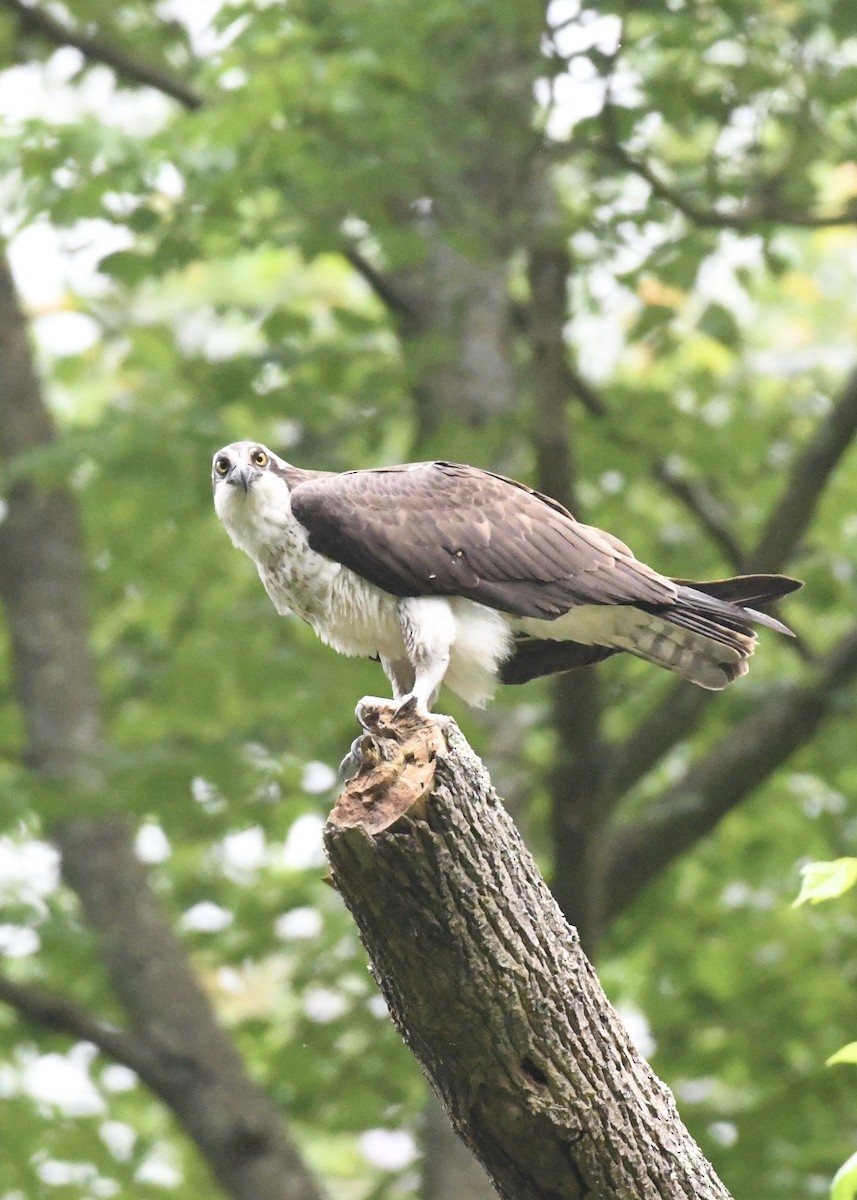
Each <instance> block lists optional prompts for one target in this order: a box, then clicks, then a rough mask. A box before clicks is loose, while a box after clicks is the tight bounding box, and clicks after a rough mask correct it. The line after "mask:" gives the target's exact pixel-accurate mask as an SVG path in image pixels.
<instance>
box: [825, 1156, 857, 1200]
mask: <svg viewBox="0 0 857 1200" xmlns="http://www.w3.org/2000/svg"><path fill="white" fill-rule="evenodd" d="M855 1196H857V1153H855V1154H852V1155H851V1157H850V1158H848V1159H846V1160H845V1162H844V1163H843V1164H842V1166H841V1167H840V1168H839V1170H838V1171H837V1172H836V1174H835V1175H834V1176H833V1182H832V1183H831V1185H830V1200H854V1197H855Z"/></svg>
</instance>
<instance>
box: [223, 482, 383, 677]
mask: <svg viewBox="0 0 857 1200" xmlns="http://www.w3.org/2000/svg"><path fill="white" fill-rule="evenodd" d="M215 508H216V509H217V514H218V516H219V517H220V519H221V521H222V522H223V524H224V526H225V527H226V530H227V532H228V534H229V536H230V538H231V539H232V541H233V543H234V544H235V545H236V546H238V547H239V549H241V550H243V551H244V552H245V553H246V554H248V555H249V557H250V558H251V559H252V560H253V562H254V563H255V564H256V568H257V570H258V572H259V578H260V579H261V580H262V583H263V584H264V586H265V591H266V592H267V593H268V595H269V596H270V597H271V600H272V601H273V602H274V605H275V606H276V608H277V611H278V612H280V613H282V614H283V616H285V615H287V614H288V613H290V612H293V613H295V614H296V615H297V616H299V617H301V618H302V619H303V620H304V621H308V622H309V624H310V625H312V627H313V629H314V630H315V632H316V633H317V634H318V636H319V637H320V638H321V639H322V641H324V642H327V643H328V645H330V646H333V648H334V649H335V650H338V651H339V652H340V654H348V655H361V656H374V655H378V654H383V655H384V656H385V657H390V658H395V657H399V656H400V655H401V654H402V652H403V642H402V635H401V630H400V628H399V621H398V602H397V600H396V598H395V597H394V596H390V595H388V594H387V593H386V592H383V591H381V589H380V588H377V587H375V586H374V585H373V584H371V583H368V582H367V581H366V580H364V579H361V578H360V576H359V575H356V574H355V573H354V572H353V571H350V570H349V569H348V568H347V567H343V566H342V565H341V564H340V563H337V562H334V561H333V560H332V559H330V558H327V557H325V555H323V554H318V553H316V551H315V550H312V549H311V548H310V545H309V541H308V539H307V534H306V530H305V529H304V527H303V526H302V525H301V524H300V522H299V521H297V520H296V519H295V517H294V516H293V515H292V510H291V503H290V497H289V491H288V488H287V487H285V486H284V485H283V483H282V481H281V480H278V479H276V478H275V477H273V476H271V475H263V476H262V477H261V478H260V479H258V480H257V481H256V482H255V483H254V484H253V487H252V488H251V490H250V492H248V493H246V494H245V493H243V492H239V491H238V490H237V489H234V488H228V487H225V486H221V487H219V488H218V489H217V490H216V492H215Z"/></svg>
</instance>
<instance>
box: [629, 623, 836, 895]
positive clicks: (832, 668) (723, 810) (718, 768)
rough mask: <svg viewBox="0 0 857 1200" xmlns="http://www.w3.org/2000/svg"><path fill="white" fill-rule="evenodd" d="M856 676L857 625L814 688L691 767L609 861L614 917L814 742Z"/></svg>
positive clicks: (777, 706)
mask: <svg viewBox="0 0 857 1200" xmlns="http://www.w3.org/2000/svg"><path fill="white" fill-rule="evenodd" d="M855 677H857V626H855V627H854V629H852V630H851V632H850V633H848V634H847V635H846V636H845V637H844V638H842V639H841V641H840V642H839V643H838V644H837V646H836V647H835V648H834V649H833V650H832V651H831V653H830V654H829V655H828V656H827V657H826V658H825V659H824V660H823V662H822V663H821V665H820V667H819V670H818V672H817V674H816V678H815V680H814V682H813V683H811V684H805V685H795V686H793V687H789V688H784V689H783V690H782V691H781V692H780V693H779V695H776V696H774V697H772V698H771V699H770V700H768V701H767V703H766V704H765V706H764V708H762V709H761V710H759V711H758V712H756V713H754V714H753V716H751V717H748V718H747V720H745V721H744V722H743V723H742V724H741V725H738V726H737V727H736V728H734V729H732V730H731V731H730V732H729V733H728V734H727V735H726V736H725V737H724V738H723V739H722V740H721V741H720V742H718V744H717V745H716V746H715V747H714V748H713V749H712V750H711V751H710V752H709V753H708V754H707V755H706V756H705V757H704V758H702V759H701V760H700V761H699V762H698V763H696V764H695V765H694V766H693V767H691V769H690V770H689V771H688V772H687V774H686V775H685V777H684V778H683V779H682V780H681V781H680V782H679V783H677V784H675V785H674V786H673V787H671V788H670V789H669V790H668V791H667V792H666V793H665V794H664V795H663V796H662V797H661V799H660V800H659V801H658V802H657V803H656V804H654V805H652V806H651V807H650V808H649V810H648V812H647V813H646V816H645V818H644V819H643V820H641V821H639V822H637V823H636V824H634V825H630V826H627V827H625V828H623V829H620V830H619V832H618V833H617V834H616V836H615V838H614V841H613V845H612V847H611V848H610V851H609V856H608V867H607V874H608V884H607V896H608V910H609V913H610V914H611V915H613V916H615V915H616V914H617V913H618V912H621V910H622V909H624V908H625V907H626V906H627V905H628V904H630V903H631V901H632V900H633V899H634V898H635V896H637V894H638V893H639V892H640V891H641V890H642V889H643V888H644V887H645V886H646V885H647V884H648V883H649V882H650V881H651V880H652V879H654V878H655V877H656V876H658V875H659V874H660V873H661V872H662V871H663V870H665V869H666V867H668V866H669V865H670V863H672V862H673V861H675V859H676V858H678V857H679V856H680V855H682V854H684V853H685V852H686V851H687V850H689V849H690V848H691V846H694V845H695V844H696V843H697V842H698V841H699V840H700V839H701V838H702V837H704V836H705V835H706V834H707V833H709V832H710V831H711V830H712V829H714V827H715V826H716V825H717V824H718V823H719V822H720V821H721V820H722V819H723V817H724V816H726V814H727V813H728V812H730V811H731V810H732V809H733V808H734V807H735V806H736V805H737V804H739V803H740V802H741V801H742V800H743V799H744V798H745V797H746V796H747V795H749V793H750V792H752V791H753V789H754V788H756V787H757V786H758V785H759V784H760V783H762V782H763V781H764V780H765V779H766V778H767V777H768V776H769V775H770V774H771V772H772V771H774V770H775V769H776V768H777V767H778V766H780V764H781V763H783V762H785V760H786V759H787V758H789V756H790V755H792V754H793V753H794V751H795V750H797V749H798V748H799V747H800V746H802V745H804V744H805V743H806V742H808V741H809V740H810V738H812V736H813V735H814V734H815V731H816V730H817V729H818V726H819V724H820V723H821V721H822V720H823V719H824V718H825V717H826V716H828V715H829V714H830V712H831V711H832V710H833V709H834V708H835V706H836V704H837V697H838V694H839V693H840V691H841V689H842V688H844V687H845V686H847V685H849V684H851V683H852V682H853V680H854V679H855Z"/></svg>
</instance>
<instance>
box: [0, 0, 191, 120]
mask: <svg viewBox="0 0 857 1200" xmlns="http://www.w3.org/2000/svg"><path fill="white" fill-rule="evenodd" d="M0 4H2V5H3V6H5V7H6V8H8V9H10V10H11V11H12V12H13V13H14V14H15V15H16V17H17V18H18V23H19V25H20V27H21V29H22V30H24V31H25V32H26V33H32V34H36V35H38V36H39V37H43V38H45V39H46V40H47V41H48V42H51V43H53V44H54V45H56V46H74V47H75V49H77V50H80V52H81V53H82V54H83V56H84V57H85V58H87V59H88V60H89V61H91V62H99V63H103V64H104V66H106V67H110V68H112V70H114V71H115V72H116V74H117V75H119V76H121V77H122V78H123V79H125V80H127V81H128V82H129V83H138V84H143V85H144V86H146V87H151V88H155V90H156V91H159V92H163V94H164V95H165V96H170V97H171V98H172V99H173V100H177V101H178V102H179V104H181V105H183V106H184V107H185V108H187V109H191V110H193V109H197V108H200V107H201V106H202V96H200V94H199V92H197V91H195V90H194V88H192V87H190V86H189V85H188V84H186V83H185V82H184V80H182V79H179V78H178V77H177V76H176V75H174V74H172V73H171V72H170V71H167V70H165V69H164V68H163V67H160V66H158V65H156V64H154V63H150V62H147V61H145V59H142V58H140V57H139V56H138V55H136V54H133V53H131V51H129V50H125V49H123V48H122V47H120V46H116V45H114V43H113V42H110V41H109V40H108V39H107V38H104V37H102V36H101V35H100V34H97V33H90V34H87V33H80V32H78V31H77V30H75V29H71V28H69V26H68V25H65V24H64V23H63V22H62V21H59V20H58V19H57V18H56V17H52V16H51V15H50V13H47V12H45V11H44V9H41V8H36V7H35V6H33V5H29V4H25V3H24V0H0Z"/></svg>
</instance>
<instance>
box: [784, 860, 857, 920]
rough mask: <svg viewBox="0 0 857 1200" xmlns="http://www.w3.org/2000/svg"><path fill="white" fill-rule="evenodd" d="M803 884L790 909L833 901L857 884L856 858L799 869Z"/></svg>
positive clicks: (818, 863)
mask: <svg viewBox="0 0 857 1200" xmlns="http://www.w3.org/2000/svg"><path fill="white" fill-rule="evenodd" d="M800 873H801V875H802V876H803V882H802V883H801V888H800V893H799V895H798V897H797V899H796V900H795V901H794V902H793V904H792V908H797V907H798V906H799V905H801V904H820V903H821V902H822V900H835V899H836V897H837V896H841V895H842V893H843V892H847V891H848V889H849V888H852V887H853V886H854V884H855V883H857V858H835V859H834V860H833V861H832V862H813V863H807V864H806V866H805V867H801V872H800Z"/></svg>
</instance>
